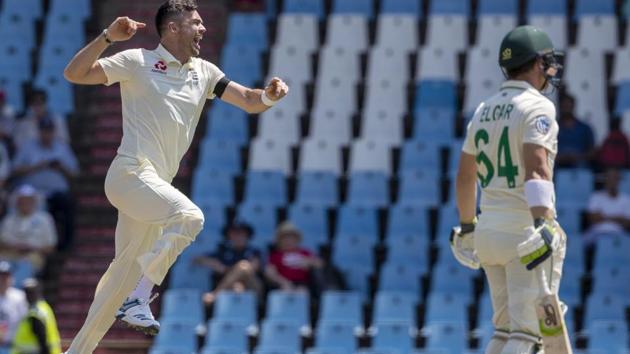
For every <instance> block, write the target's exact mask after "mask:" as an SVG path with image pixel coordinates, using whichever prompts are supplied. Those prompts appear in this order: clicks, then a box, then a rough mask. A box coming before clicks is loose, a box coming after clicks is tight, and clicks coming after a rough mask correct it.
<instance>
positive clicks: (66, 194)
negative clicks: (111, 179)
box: [13, 119, 79, 249]
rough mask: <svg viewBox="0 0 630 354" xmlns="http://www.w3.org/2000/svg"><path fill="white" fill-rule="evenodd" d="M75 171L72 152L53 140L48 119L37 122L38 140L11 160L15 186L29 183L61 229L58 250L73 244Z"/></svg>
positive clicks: (52, 130) (27, 145)
mask: <svg viewBox="0 0 630 354" xmlns="http://www.w3.org/2000/svg"><path fill="white" fill-rule="evenodd" d="M78 172H79V166H78V162H77V159H76V157H75V156H74V153H73V152H72V149H71V148H70V146H69V145H68V144H67V143H66V142H64V141H61V140H59V138H57V137H56V135H55V125H54V123H53V122H52V121H50V120H47V119H45V120H42V121H41V122H40V123H39V138H38V139H37V140H34V141H31V142H29V143H27V144H25V145H24V146H21V147H20V148H19V149H18V152H17V154H16V156H15V159H14V161H13V175H14V176H15V177H16V178H17V183H19V184H29V185H31V186H33V187H35V189H36V190H37V191H38V192H40V193H43V194H44V196H45V197H46V201H47V203H48V211H49V212H50V213H51V214H52V216H53V218H54V219H55V221H56V222H57V225H58V226H59V227H60V228H61V231H60V232H58V234H59V236H60V239H59V244H58V246H59V249H66V248H67V246H69V245H70V243H71V241H72V235H73V228H74V206H73V205H74V202H73V200H72V195H71V194H70V179H72V178H73V177H75V176H76V175H77V174H78Z"/></svg>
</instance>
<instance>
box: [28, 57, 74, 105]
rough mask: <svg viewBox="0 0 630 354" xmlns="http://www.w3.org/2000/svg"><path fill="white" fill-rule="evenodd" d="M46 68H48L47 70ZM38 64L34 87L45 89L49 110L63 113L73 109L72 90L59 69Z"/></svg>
mask: <svg viewBox="0 0 630 354" xmlns="http://www.w3.org/2000/svg"><path fill="white" fill-rule="evenodd" d="M40 65H41V63H40ZM47 69H48V70H47ZM50 69H51V68H48V67H42V66H40V70H39V72H38V73H37V76H36V77H35V83H34V86H35V88H38V89H41V90H44V91H46V94H47V95H48V107H49V108H50V110H51V111H53V112H57V113H59V114H62V115H65V114H68V113H70V112H72V111H73V110H74V90H73V87H72V85H71V84H70V82H68V81H67V80H66V79H65V78H64V77H63V72H62V71H61V70H57V69H55V70H54V71H53V70H50Z"/></svg>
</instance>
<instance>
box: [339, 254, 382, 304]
mask: <svg viewBox="0 0 630 354" xmlns="http://www.w3.org/2000/svg"><path fill="white" fill-rule="evenodd" d="M372 263H373V261H370V264H360V263H349V262H348V263H347V264H343V262H342V264H337V263H335V265H336V266H338V267H339V269H340V270H341V271H342V272H343V274H344V276H345V278H346V285H347V286H348V290H352V291H356V292H358V293H359V294H360V295H361V299H362V300H363V301H365V300H367V298H368V296H369V291H370V281H369V277H370V275H371V274H372V272H373V271H372Z"/></svg>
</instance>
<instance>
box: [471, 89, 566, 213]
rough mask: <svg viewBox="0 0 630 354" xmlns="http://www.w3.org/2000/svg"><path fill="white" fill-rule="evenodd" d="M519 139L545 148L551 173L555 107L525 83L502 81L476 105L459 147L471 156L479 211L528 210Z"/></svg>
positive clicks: (555, 140)
mask: <svg viewBox="0 0 630 354" xmlns="http://www.w3.org/2000/svg"><path fill="white" fill-rule="evenodd" d="M525 143H531V144H537V145H540V146H543V147H544V148H546V149H547V150H548V151H549V167H550V169H551V171H553V163H554V159H555V157H556V153H557V150H558V147H557V145H558V123H557V122H556V108H555V106H554V104H553V103H552V102H551V101H550V100H549V99H548V98H547V97H545V96H544V95H543V94H541V93H540V92H539V91H538V90H536V89H535V88H534V87H532V86H531V85H530V84H529V83H527V82H525V81H514V80H508V81H505V82H504V83H503V84H502V85H501V90H500V91H499V92H498V93H497V94H495V95H494V96H492V97H490V98H488V99H487V100H485V101H484V102H482V103H481V104H480V105H479V107H478V108H477V110H476V111H475V114H474V116H473V118H472V120H471V121H470V123H469V125H468V130H467V132H466V139H465V141H464V147H463V149H462V150H463V151H464V152H465V153H467V154H470V155H474V156H475V157H476V161H477V176H478V180H479V182H480V184H481V187H482V189H481V210H482V212H483V211H493V210H494V211H501V212H503V211H519V212H527V213H529V207H528V206H527V200H526V199H525V194H524V191H523V184H524V177H525V164H524V161H523V144H525ZM554 200H555V197H554Z"/></svg>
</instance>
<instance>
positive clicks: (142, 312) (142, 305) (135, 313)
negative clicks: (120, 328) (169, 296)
mask: <svg viewBox="0 0 630 354" xmlns="http://www.w3.org/2000/svg"><path fill="white" fill-rule="evenodd" d="M157 296H158V294H157V293H156V294H155V295H153V296H152V297H151V298H150V299H149V300H148V301H147V300H145V299H141V298H133V299H132V298H127V300H125V302H124V303H123V304H122V306H120V308H119V309H118V313H117V314H116V318H117V319H119V320H120V321H122V322H123V323H124V324H125V325H127V326H128V327H130V328H133V329H135V330H137V331H140V332H143V333H144V334H148V335H150V336H155V335H157V334H158V332H159V331H160V323H159V322H158V321H156V320H155V318H154V317H153V313H151V308H150V307H149V304H150V303H151V302H152V301H153V300H155V298H156V297H157Z"/></svg>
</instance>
